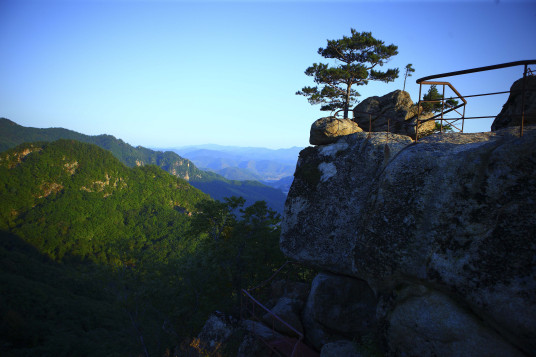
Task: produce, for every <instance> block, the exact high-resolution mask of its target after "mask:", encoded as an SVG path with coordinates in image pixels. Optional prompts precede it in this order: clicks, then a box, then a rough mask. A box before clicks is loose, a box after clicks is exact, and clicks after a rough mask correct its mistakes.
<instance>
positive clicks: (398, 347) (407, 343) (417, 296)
mask: <svg viewBox="0 0 536 357" xmlns="http://www.w3.org/2000/svg"><path fill="white" fill-rule="evenodd" d="M406 290H408V291H402V293H398V294H397V295H398V297H397V298H398V299H399V300H400V301H399V303H398V304H396V305H395V307H394V309H393V311H392V312H391V313H390V314H389V317H388V326H389V327H388V331H387V341H388V343H389V347H390V351H392V354H394V355H398V356H403V355H409V356H459V355H464V356H472V357H503V356H519V357H521V356H523V353H522V352H521V351H519V350H518V349H517V348H515V347H513V346H512V345H510V344H508V343H506V342H505V341H504V340H503V339H502V338H501V337H500V336H499V335H498V334H497V332H495V331H494V330H493V329H492V328H490V327H488V326H486V325H485V324H483V323H482V322H481V321H480V319H479V318H478V317H476V316H474V315H473V314H468V313H466V312H465V311H464V308H463V307H461V306H460V305H459V304H457V303H456V302H454V301H453V300H451V299H450V298H449V297H448V296H446V295H445V294H442V293H440V292H438V291H433V290H429V289H427V288H425V287H423V286H409V287H407V288H406Z"/></svg>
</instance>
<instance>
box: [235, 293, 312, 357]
mask: <svg viewBox="0 0 536 357" xmlns="http://www.w3.org/2000/svg"><path fill="white" fill-rule="evenodd" d="M241 305H242V309H241V310H242V314H245V313H248V315H249V317H250V318H251V319H252V320H253V321H258V322H260V323H262V321H263V317H264V315H266V314H269V316H270V320H271V322H272V326H271V336H272V338H271V339H269V340H268V339H265V338H263V337H262V336H261V334H258V333H256V331H255V325H253V326H252V330H253V331H252V332H253V334H254V335H256V336H257V337H258V338H259V339H260V340H261V341H262V342H263V343H264V344H265V345H266V346H268V348H270V349H271V350H272V351H273V352H274V353H276V354H277V355H278V356H282V357H284V356H286V355H287V353H288V351H291V352H290V357H296V356H297V352H298V347H299V346H300V344H301V343H302V341H303V334H302V333H301V332H299V331H298V330H296V329H295V328H294V327H292V326H291V325H290V324H288V323H287V322H285V321H283V319H281V318H280V317H279V316H277V315H276V314H275V313H273V312H272V311H271V310H270V309H268V308H267V307H266V306H264V305H263V304H262V303H260V302H259V301H258V300H257V299H255V298H254V297H253V296H252V295H251V294H250V293H249V292H248V291H247V290H245V289H242V301H241ZM259 312H260V313H261V316H259V315H257V314H258V313H259ZM241 318H242V320H244V319H245V316H241ZM276 322H277V323H279V324H281V325H283V326H285V327H286V328H287V329H288V330H290V331H291V332H292V334H291V335H293V336H289V337H286V336H282V335H281V334H280V333H279V332H277V331H276V328H275V324H276ZM279 336H281V337H279ZM285 352H287V353H285Z"/></svg>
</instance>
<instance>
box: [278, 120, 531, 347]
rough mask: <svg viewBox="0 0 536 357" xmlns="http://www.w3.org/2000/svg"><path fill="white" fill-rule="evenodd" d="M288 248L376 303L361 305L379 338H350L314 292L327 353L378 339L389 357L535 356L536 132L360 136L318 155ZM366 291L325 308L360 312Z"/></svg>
mask: <svg viewBox="0 0 536 357" xmlns="http://www.w3.org/2000/svg"><path fill="white" fill-rule="evenodd" d="M280 245H281V249H282V250H283V252H284V253H285V254H286V255H287V256H288V257H289V258H292V259H295V260H298V261H301V262H304V263H307V264H311V265H313V266H315V267H318V268H321V269H323V270H325V271H328V272H330V273H331V274H336V275H344V276H345V277H347V278H348V279H355V280H356V281H359V282H360V283H359V284H361V282H364V283H365V285H367V286H368V287H370V288H371V291H372V292H373V295H374V297H375V299H376V301H375V302H374V303H373V302H371V301H370V296H369V295H367V301H366V302H363V304H365V305H366V306H367V308H368V309H369V310H370V309H374V314H375V318H374V319H372V318H370V317H369V318H368V319H367V321H368V322H370V323H369V324H368V325H367V326H370V328H369V330H368V331H364V330H363V329H354V330H352V331H353V332H352V331H346V332H350V334H352V336H353V338H350V337H351V336H350V337H349V334H348V333H346V332H345V331H334V330H333V329H332V328H330V327H329V325H330V324H331V325H336V322H334V321H330V324H328V323H326V321H329V320H330V319H331V315H330V316H327V315H326V316H324V315H325V314H321V313H319V312H318V311H319V310H318V308H317V307H313V306H311V304H313V303H315V304H317V305H318V301H322V299H320V298H315V297H314V296H313V297H311V296H310V297H309V300H308V301H309V302H308V306H306V308H305V309H304V311H305V314H306V315H307V316H304V317H303V321H304V330H305V334H306V336H307V335H308V334H311V336H313V337H312V339H315V340H316V344H317V347H318V348H319V349H320V348H321V347H322V345H325V344H329V343H331V342H336V340H340V339H347V340H352V339H354V340H360V339H361V338H363V337H364V336H367V335H370V334H372V335H374V336H377V338H379V339H380V340H381V341H382V346H384V348H385V349H386V350H385V351H384V352H386V353H387V354H388V355H397V356H410V355H411V356H413V355H417V356H427V355H428V356H432V355H438V356H457V355H474V356H518V355H535V354H536V127H527V128H526V130H525V133H524V136H523V137H522V138H519V137H518V129H517V128H509V129H502V130H498V131H495V132H491V133H476V134H458V133H457V134H442V135H440V134H436V135H432V136H429V137H426V138H424V139H422V140H420V141H419V142H418V143H414V142H413V141H412V140H411V139H410V138H409V137H407V136H403V135H396V134H390V135H389V136H387V135H386V133H370V135H368V133H355V134H352V135H348V136H344V137H341V138H340V139H338V141H336V142H335V143H333V144H329V145H323V146H318V147H309V148H306V149H305V150H303V151H302V152H301V153H300V157H299V160H298V164H297V168H296V173H295V179H294V182H293V184H292V187H291V189H290V192H289V194H288V198H287V201H286V206H285V217H284V220H283V226H282V236H281V242H280ZM328 278H329V277H328ZM328 278H326V277H325V276H324V277H322V281H323V283H322V284H323V285H324V286H329V284H328V283H326V282H325V280H326V279H328ZM318 284H319V283H318ZM352 284H355V282H354V283H352ZM317 290H321V289H312V291H313V292H314V291H317ZM341 291H345V290H344V288H341ZM348 291H352V290H351V289H350V290H348ZM311 294H313V293H311ZM354 295H355V299H356V301H353V302H352V301H347V300H348V298H345V299H342V300H341V299H339V300H341V301H343V303H337V301H333V302H332V303H333V304H331V303H329V302H326V304H330V305H333V306H331V307H330V309H331V310H333V309H335V310H336V309H342V310H343V311H344V309H345V308H346V306H355V305H356V304H358V305H359V302H358V301H357V300H359V299H361V298H360V297H359V296H362V295H363V294H352V296H354ZM365 295H366V294H365ZM324 300H325V299H324ZM350 300H351V299H350ZM337 304H339V305H338V306H337ZM312 309H313V310H312ZM349 313H350V314H351V313H352V312H351V311H350V312H349ZM339 314H341V313H340V311H339ZM328 315H329V314H328ZM342 315H344V313H342ZM318 316H321V317H318ZM357 318H358V316H356V319H357ZM359 318H362V316H361V317H359ZM322 319H323V320H326V321H321V320H322ZM307 321H309V322H307ZM371 321H373V323H372V322H371ZM359 326H363V323H361V325H359ZM319 328H320V329H324V331H323V332H318V329H319ZM318 336H321V338H320V337H318ZM341 336H342V337H341ZM320 340H321V342H320V343H319V342H318V341H320Z"/></svg>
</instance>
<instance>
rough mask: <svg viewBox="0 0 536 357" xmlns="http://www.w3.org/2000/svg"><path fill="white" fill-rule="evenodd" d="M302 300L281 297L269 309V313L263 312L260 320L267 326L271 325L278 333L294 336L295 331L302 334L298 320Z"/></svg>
mask: <svg viewBox="0 0 536 357" xmlns="http://www.w3.org/2000/svg"><path fill="white" fill-rule="evenodd" d="M302 308H303V302H301V301H300V300H296V299H290V298H288V297H282V298H280V299H279V300H278V301H277V304H276V305H275V306H274V307H273V308H272V309H271V313H269V312H267V313H266V314H264V316H263V318H262V320H263V321H264V323H265V324H266V325H268V326H273V327H274V329H275V330H276V331H278V332H280V333H283V334H286V335H288V336H293V337H296V336H297V334H296V331H297V332H299V333H301V334H303V327H302V323H301V320H300V315H301V310H302Z"/></svg>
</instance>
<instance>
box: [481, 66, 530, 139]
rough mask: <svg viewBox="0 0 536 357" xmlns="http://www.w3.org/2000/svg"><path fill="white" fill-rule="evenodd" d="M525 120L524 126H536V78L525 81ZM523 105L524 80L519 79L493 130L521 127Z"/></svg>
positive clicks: (492, 126) (511, 90) (495, 121)
mask: <svg viewBox="0 0 536 357" xmlns="http://www.w3.org/2000/svg"><path fill="white" fill-rule="evenodd" d="M524 102H525V110H524V114H525V120H524V125H536V76H527V77H526V79H525V99H524ZM522 103H523V78H521V79H518V80H517V81H515V82H514V84H512V87H510V96H509V97H508V101H507V102H506V103H505V104H504V105H503V108H502V110H501V112H500V113H499V115H497V117H496V118H495V120H494V121H493V124H491V130H493V131H495V130H499V129H503V128H506V127H509V126H519V125H521V113H522V112H523V108H522Z"/></svg>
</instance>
